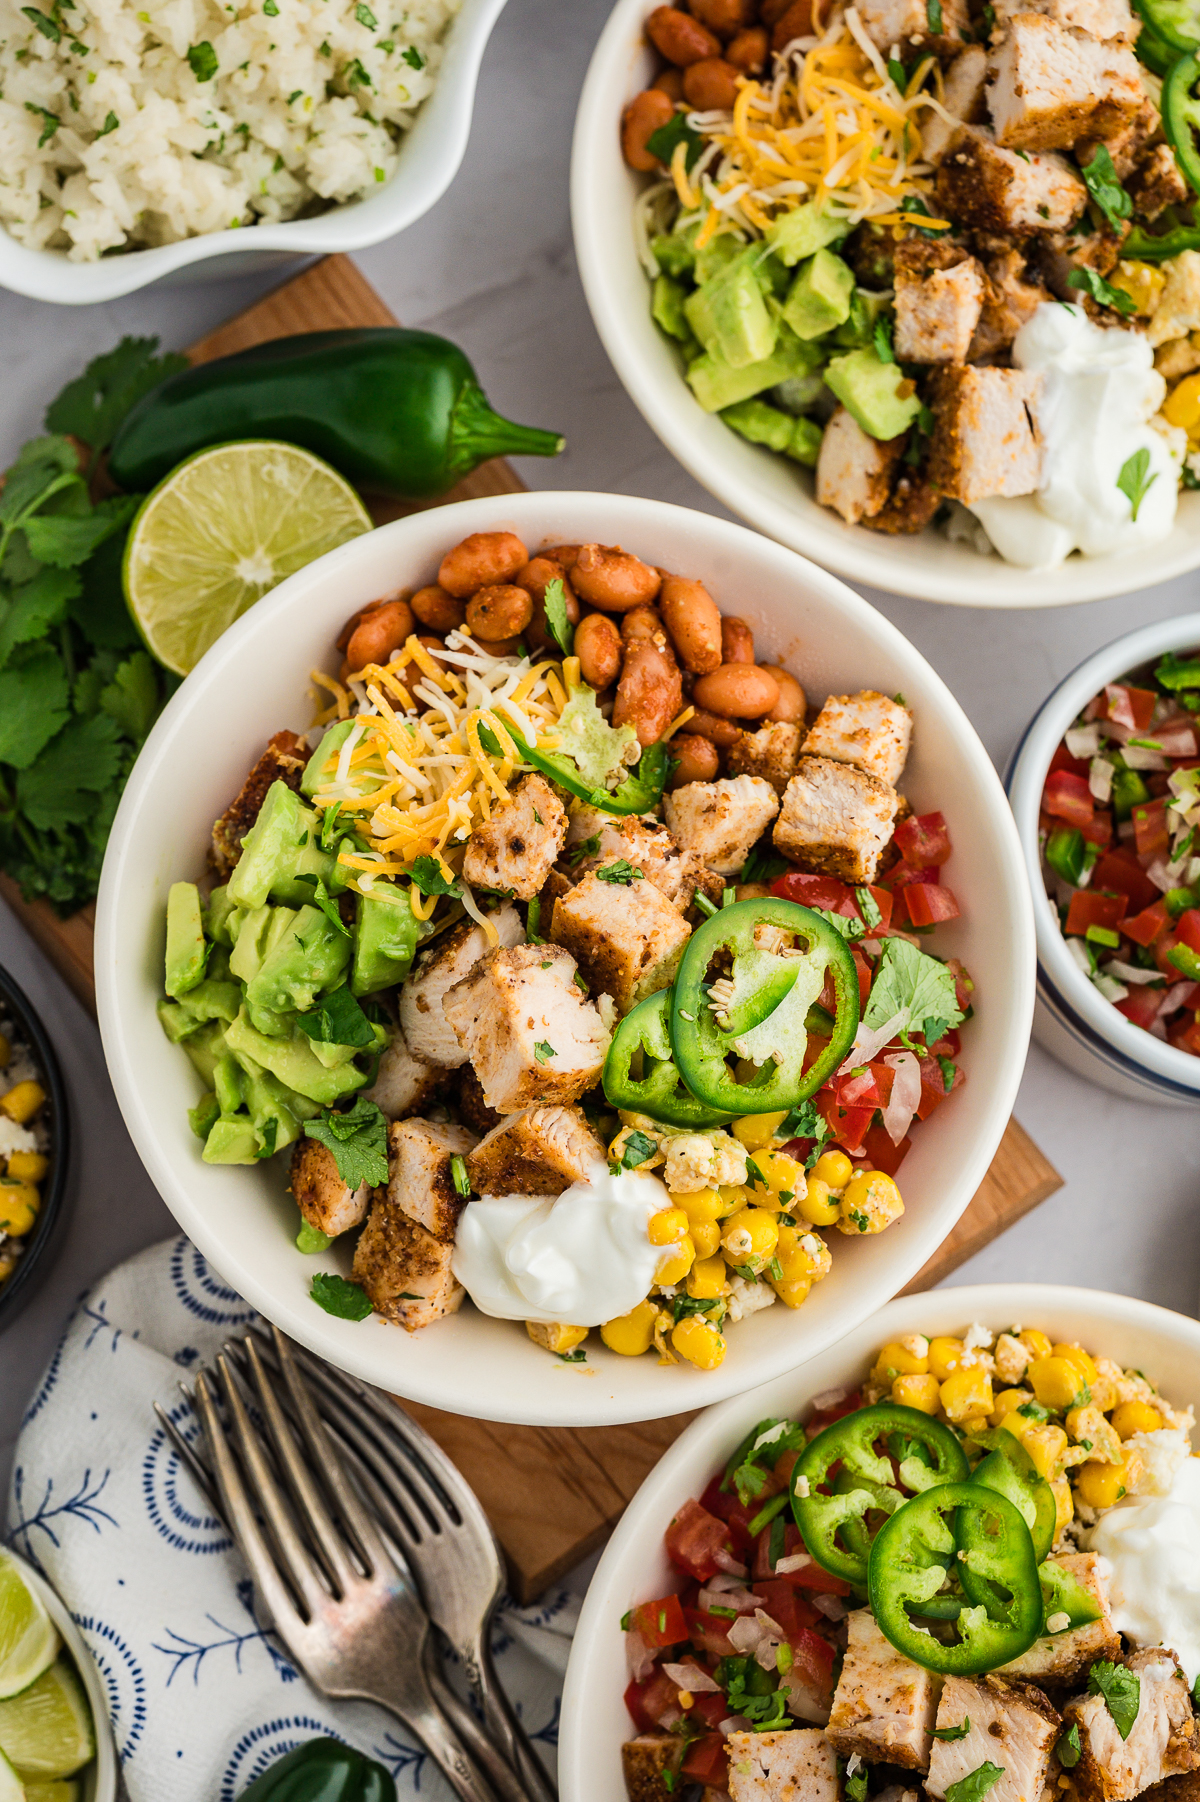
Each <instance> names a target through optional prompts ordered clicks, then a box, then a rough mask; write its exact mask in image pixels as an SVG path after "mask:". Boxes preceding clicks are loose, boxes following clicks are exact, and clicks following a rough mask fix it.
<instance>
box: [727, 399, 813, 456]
mask: <svg viewBox="0 0 1200 1802" xmlns="http://www.w3.org/2000/svg"><path fill="white" fill-rule="evenodd" d="M721 418H722V419H723V420H724V421H725V424H726V425H727V426H730V427H731V428H732V430H733V431H735V432H737V433H738V435H739V437H742V438H748V439H749V440H750V442H751V444H765V445H766V447H767V449H768V450H773V451H783V450H786V449H787V447H788V445H789V444H790V443H791V438H792V427H793V426H794V425H795V423H796V422H795V420H794V419H793V418H792V416H791V414H790V413H781V412H780V410H779V408H778V407H772V406H769V405H768V404H767V402H766V401H765V400H739V401H738V402H737V403H736V404H735V405H734V406H732V407H726V408H725V410H724V411H723V412H722V414H721Z"/></svg>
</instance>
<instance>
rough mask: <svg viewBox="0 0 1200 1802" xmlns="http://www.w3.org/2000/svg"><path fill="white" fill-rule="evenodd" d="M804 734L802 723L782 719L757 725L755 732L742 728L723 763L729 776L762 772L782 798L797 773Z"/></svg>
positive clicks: (759, 773)
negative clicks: (764, 724)
mask: <svg viewBox="0 0 1200 1802" xmlns="http://www.w3.org/2000/svg"><path fill="white" fill-rule="evenodd" d="M803 736H804V728H803V727H802V726H795V725H792V724H791V723H790V722H787V721H784V720H778V721H774V722H772V723H770V724H768V725H766V726H760V727H759V728H758V730H757V732H743V733H742V736H741V737H740V738H739V739H738V740H737V742H736V743H735V744H732V745H730V747H729V752H728V755H727V756H726V759H725V767H726V768H727V769H728V771H729V774H730V775H731V776H761V777H762V779H763V781H764V782H769V783H770V784H771V787H772V788H773V789H774V790H775V793H776V794H777V795H779V796H780V797H781V798H782V796H783V791H784V789H785V788H786V787H787V785H788V783H789V782H790V781H791V779H792V777H793V776H794V775H795V774H796V763H797V761H798V759H799V756H800V740H801V739H802V738H803Z"/></svg>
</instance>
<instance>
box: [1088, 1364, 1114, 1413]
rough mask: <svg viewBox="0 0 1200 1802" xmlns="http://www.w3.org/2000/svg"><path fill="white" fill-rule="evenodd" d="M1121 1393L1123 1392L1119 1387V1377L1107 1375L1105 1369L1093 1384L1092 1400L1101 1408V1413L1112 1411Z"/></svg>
mask: <svg viewBox="0 0 1200 1802" xmlns="http://www.w3.org/2000/svg"><path fill="white" fill-rule="evenodd" d="M1120 1393H1121V1392H1120V1390H1119V1389H1118V1387H1117V1379H1116V1378H1115V1377H1110V1376H1106V1375H1105V1373H1104V1372H1103V1371H1101V1372H1100V1373H1099V1375H1098V1376H1097V1377H1096V1380H1095V1382H1094V1383H1093V1384H1092V1400H1093V1401H1094V1402H1095V1404H1096V1406H1097V1407H1098V1408H1099V1410H1100V1412H1101V1414H1108V1413H1111V1411H1112V1409H1114V1408H1115V1407H1116V1405H1117V1398H1118V1397H1119V1395H1120Z"/></svg>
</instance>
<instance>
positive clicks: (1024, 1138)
mask: <svg viewBox="0 0 1200 1802" xmlns="http://www.w3.org/2000/svg"><path fill="white" fill-rule="evenodd" d="M395 323H396V321H395V319H394V318H393V317H392V315H391V313H389V312H388V310H387V308H386V307H385V306H384V304H383V302H382V301H381V300H380V298H379V296H378V294H376V293H375V290H374V289H373V288H372V287H371V286H370V284H369V283H368V282H367V281H365V280H364V278H363V276H362V275H361V274H360V273H359V271H358V269H357V268H356V267H355V265H354V264H353V263H352V262H350V261H349V260H348V259H347V258H346V257H326V258H325V260H324V261H323V262H320V263H317V264H314V265H313V267H312V268H310V269H307V270H306V271H305V272H304V274H303V275H298V276H296V277H295V278H294V279H293V280H292V281H290V282H287V283H286V284H285V285H284V286H283V287H281V288H277V289H276V290H275V292H274V293H273V294H269V295H267V297H266V299H265V300H261V301H259V303H258V305H257V306H253V307H251V308H250V309H249V310H248V311H247V312H245V313H241V314H239V315H238V317H237V318H236V319H232V320H230V321H229V323H228V324H227V325H223V326H221V327H220V328H219V330H217V331H215V332H211V333H210V334H209V335H208V337H207V338H202V339H201V340H200V342H199V343H198V344H195V345H193V346H192V349H191V350H190V352H189V353H188V354H189V356H190V357H191V359H192V361H193V362H194V363H205V362H208V361H209V360H210V359H212V358H213V357H224V356H229V355H230V354H231V353H232V352H234V351H238V350H246V349H248V348H249V346H250V345H252V344H261V343H263V342H264V341H265V340H267V339H269V338H284V337H291V336H293V335H294V334H296V333H298V332H312V331H328V330H332V329H334V328H336V327H339V326H358V325H395ZM523 488H524V483H523V482H521V481H520V479H519V478H518V477H517V476H516V475H515V474H514V472H513V471H512V470H511V469H510V468H509V466H508V464H507V463H505V462H503V461H502V460H500V459H496V460H494V461H492V462H490V463H484V464H481V465H480V467H479V468H478V469H476V470H474V471H473V472H472V474H471V475H469V476H467V477H466V478H465V479H464V480H463V481H461V482H459V483H458V485H457V487H455V488H452V489H451V490H450V492H449V493H448V494H445V495H442V496H441V497H440V498H439V499H438V500H436V501H431V502H425V503H420V504H418V505H416V506H413V505H407V504H405V503H404V502H402V501H393V500H387V499H383V498H380V497H377V498H374V499H373V498H372V497H371V496H368V497H367V500H368V504H369V505H370V508H371V513H372V515H373V516H374V519H375V522H376V524H377V525H383V524H385V523H386V521H388V520H390V519H398V518H399V517H400V516H401V515H402V514H405V513H414V512H418V511H420V510H421V509H422V506H443V505H445V504H446V503H448V502H450V501H460V500H473V499H476V498H482V497H484V496H486V495H490V494H495V495H501V494H518V493H520V492H522V490H523ZM0 895H2V896H3V898H4V899H5V900H6V901H7V902H8V904H9V906H10V907H11V908H12V910H13V912H14V913H15V914H16V915H17V917H18V919H20V920H21V921H22V922H23V924H24V925H25V927H26V928H27V930H28V931H29V933H30V935H31V936H32V937H33V938H34V939H35V940H36V942H37V943H38V945H40V947H41V949H42V950H43V951H44V952H45V953H46V956H47V957H48V958H49V959H50V961H51V963H52V964H53V965H54V967H55V968H56V969H57V970H58V972H59V974H60V975H61V976H62V977H63V979H64V981H65V982H66V983H67V984H68V986H69V987H70V988H71V989H72V990H73V991H74V993H75V994H76V995H77V996H78V997H79V999H80V1001H82V1002H83V1004H84V1006H85V1007H86V1008H87V1009H88V1011H89V1012H90V1013H92V1014H93V1015H94V1014H95V1011H96V985H95V980H94V977H93V974H92V928H93V923H94V918H95V909H94V908H92V907H86V908H84V909H83V910H82V911H81V912H80V913H77V914H75V915H74V916H73V917H72V918H71V919H69V920H60V919H59V918H58V916H57V915H56V914H55V913H54V911H53V909H52V908H50V907H49V906H47V904H46V903H45V902H44V901H36V902H33V903H32V904H29V903H27V902H24V901H22V899H21V896H20V892H19V890H18V889H17V887H16V885H15V883H13V882H12V881H10V879H9V878H8V877H7V876H3V875H0ZM1061 1185H1062V1179H1061V1177H1060V1176H1059V1175H1058V1172H1057V1171H1056V1170H1055V1169H1054V1167H1053V1165H1051V1164H1050V1163H1049V1162H1048V1161H1047V1160H1046V1159H1045V1158H1044V1157H1043V1156H1042V1154H1041V1152H1040V1151H1039V1150H1038V1148H1037V1146H1036V1145H1035V1144H1034V1143H1033V1141H1032V1139H1031V1138H1030V1137H1029V1135H1028V1134H1027V1133H1026V1132H1025V1131H1024V1129H1023V1128H1022V1127H1021V1126H1019V1125H1018V1124H1017V1122H1016V1121H1015V1120H1012V1121H1010V1122H1009V1125H1008V1129H1007V1131H1006V1132H1005V1135H1004V1138H1003V1139H1002V1140H1001V1142H1000V1148H999V1150H998V1151H997V1153H996V1156H995V1158H994V1159H993V1160H992V1165H991V1168H990V1170H989V1171H988V1174H987V1176H986V1177H985V1178H984V1181H983V1184H982V1185H981V1187H980V1189H979V1192H978V1194H977V1195H976V1196H975V1198H974V1200H973V1201H972V1203H971V1205H970V1207H969V1208H968V1209H967V1211H966V1213H965V1214H964V1215H963V1217H962V1219H961V1220H960V1221H959V1223H958V1225H957V1226H956V1227H955V1229H954V1231H953V1232H952V1233H951V1234H950V1236H949V1238H948V1239H946V1240H945V1242H944V1243H943V1244H942V1246H941V1247H940V1248H939V1250H938V1252H937V1253H936V1255H935V1256H934V1257H933V1258H931V1259H930V1261H929V1263H928V1264H926V1266H925V1268H924V1269H923V1270H921V1271H920V1272H919V1273H918V1274H917V1276H915V1277H914V1278H913V1280H912V1282H911V1283H910V1284H909V1285H908V1290H909V1291H916V1290H919V1289H928V1288H931V1287H932V1286H933V1285H934V1284H935V1283H938V1282H940V1281H941V1280H942V1278H943V1277H945V1276H948V1275H949V1274H950V1272H951V1271H952V1270H955V1269H957V1268H958V1266H959V1265H960V1264H962V1263H965V1261H966V1260H967V1259H968V1258H970V1257H973V1256H974V1255H975V1253H976V1252H977V1251H981V1250H982V1249H983V1247H984V1246H985V1245H988V1244H990V1243H991V1241H992V1240H993V1239H995V1238H997V1237H998V1236H999V1235H1000V1234H1001V1233H1002V1232H1004V1231H1005V1229H1006V1228H1008V1227H1010V1226H1012V1225H1013V1223H1014V1222H1015V1221H1017V1220H1019V1219H1020V1218H1021V1216H1022V1215H1023V1214H1027V1213H1028V1212H1029V1211H1030V1209H1031V1208H1035V1207H1037V1205H1038V1203H1039V1202H1042V1201H1044V1200H1045V1199H1046V1197H1047V1196H1048V1195H1052V1194H1053V1193H1054V1191H1055V1189H1058V1188H1060V1187H1061ZM906 1293H907V1291H906ZM406 1405H407V1406H408V1407H409V1409H410V1411H411V1412H412V1413H413V1414H415V1415H416V1416H417V1417H418V1418H419V1419H420V1420H421V1421H423V1422H424V1424H425V1425H426V1426H427V1427H428V1429H429V1431H430V1432H432V1433H433V1435H434V1437H435V1438H436V1439H437V1440H438V1441H439V1442H440V1443H441V1444H442V1445H443V1446H444V1447H445V1449H446V1451H447V1452H448V1453H449V1455H450V1456H451V1457H452V1458H453V1459H454V1460H455V1462H456V1463H457V1464H458V1466H459V1468H460V1469H461V1470H462V1472H463V1474H464V1475H465V1476H466V1477H467V1479H468V1480H469V1481H470V1482H471V1483H472V1485H473V1486H474V1488H475V1490H476V1492H477V1493H478V1495H479V1497H480V1499H481V1501H482V1502H483V1504H484V1506H485V1508H486V1509H487V1511H488V1514H489V1516H490V1518H491V1520H492V1524H493V1525H494V1527H495V1529H496V1532H497V1534H498V1536H499V1538H500V1541H501V1544H502V1545H503V1547H504V1550H505V1552H506V1554H507V1556H508V1560H509V1567H510V1577H511V1585H512V1588H513V1591H514V1593H515V1594H516V1595H517V1596H518V1597H519V1598H520V1599H521V1600H522V1601H525V1600H528V1599H529V1598H530V1597H532V1596H535V1595H537V1594H538V1593H539V1592H540V1591H541V1590H542V1589H544V1588H545V1587H546V1585H547V1584H549V1583H551V1582H553V1581H554V1580H555V1579H556V1578H557V1577H559V1576H561V1575H562V1574H563V1572H564V1571H567V1570H569V1569H570V1568H571V1566H572V1565H574V1564H577V1563H578V1561H579V1560H580V1559H581V1558H583V1557H585V1556H586V1554H587V1553H588V1552H590V1551H592V1550H594V1548H595V1547H596V1546H598V1545H600V1544H601V1543H602V1542H603V1540H604V1538H605V1537H606V1535H607V1534H608V1533H609V1532H610V1531H611V1530H612V1528H613V1526H614V1525H615V1524H616V1522H617V1520H618V1518H619V1516H620V1515H621V1513H622V1511H623V1509H624V1507H625V1504H626V1503H627V1502H628V1501H629V1499H630V1497H631V1496H632V1495H633V1493H634V1491H635V1490H636V1489H637V1487H638V1485H639V1484H640V1483H641V1481H642V1479H643V1477H645V1475H646V1473H647V1472H648V1471H649V1470H650V1469H651V1467H652V1466H653V1465H654V1464H655V1463H656V1462H657V1461H658V1459H659V1458H660V1457H661V1456H662V1454H663V1452H664V1451H665V1450H666V1448H667V1447H668V1445H670V1444H671V1442H672V1440H674V1439H675V1438H676V1437H677V1435H678V1434H679V1433H681V1432H682V1431H683V1429H684V1427H685V1426H686V1425H687V1423H688V1421H689V1420H691V1419H692V1418H693V1416H692V1415H690V1414H680V1415H675V1416H672V1417H671V1418H670V1419H668V1420H653V1421H646V1422H642V1423H640V1424H637V1425H633V1426H625V1427H584V1428H566V1427H548V1428H537V1427H512V1426H501V1425H497V1424H496V1423H494V1422H491V1421H478V1420H471V1419H469V1418H467V1417H465V1416H462V1415H454V1414H442V1413H439V1412H438V1411H437V1410H436V1409H433V1408H424V1407H420V1406H417V1405H414V1404H413V1403H408V1404H406Z"/></svg>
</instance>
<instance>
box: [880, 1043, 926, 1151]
mask: <svg viewBox="0 0 1200 1802" xmlns="http://www.w3.org/2000/svg"><path fill="white" fill-rule="evenodd" d="M883 1061H884V1063H885V1064H887V1065H888V1066H889V1068H890V1069H892V1070H894V1071H895V1072H896V1076H895V1080H894V1081H893V1083H892V1092H891V1095H890V1096H889V1097H888V1104H887V1106H886V1107H885V1108H884V1110H883V1124H884V1127H885V1128H886V1131H887V1136H888V1138H889V1139H890V1140H891V1141H892V1144H893V1145H899V1143H900V1141H901V1139H902V1138H903V1137H904V1135H905V1133H906V1132H907V1131H908V1129H909V1127H910V1126H911V1125H912V1119H913V1115H914V1114H915V1113H916V1111H917V1108H918V1107H919V1105H920V1101H921V1066H920V1064H919V1063H918V1062H917V1060H916V1058H915V1057H914V1056H913V1054H912V1052H911V1051H897V1052H894V1053H893V1054H892V1055H891V1056H890V1057H886V1058H885V1059H884V1060H883Z"/></svg>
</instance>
